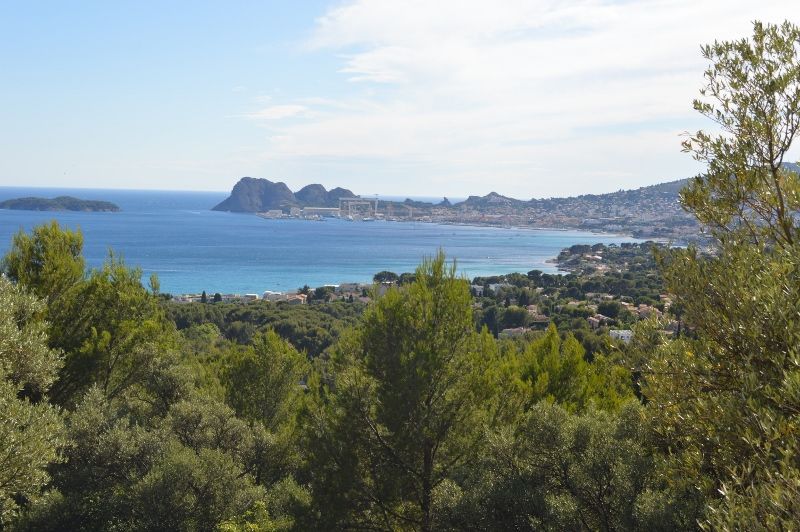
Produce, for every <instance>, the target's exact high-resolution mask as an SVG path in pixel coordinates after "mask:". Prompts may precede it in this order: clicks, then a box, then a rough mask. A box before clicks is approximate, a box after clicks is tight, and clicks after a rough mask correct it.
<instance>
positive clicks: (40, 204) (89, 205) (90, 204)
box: [0, 196, 120, 212]
mask: <svg viewBox="0 0 800 532" xmlns="http://www.w3.org/2000/svg"><path fill="white" fill-rule="evenodd" d="M0 209H11V210H17V211H83V212H118V211H119V210H120V208H119V207H118V206H117V205H115V204H114V203H111V202H110V201H97V200H82V199H78V198H73V197H72V196H58V197H56V198H53V199H49V198H35V197H27V198H16V199H10V200H6V201H3V202H0Z"/></svg>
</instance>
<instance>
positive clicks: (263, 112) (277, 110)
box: [245, 104, 308, 120]
mask: <svg viewBox="0 0 800 532" xmlns="http://www.w3.org/2000/svg"><path fill="white" fill-rule="evenodd" d="M307 110H308V108H307V107H306V106H305V105H296V104H286V105H272V106H270V107H266V108H264V109H260V110H258V111H255V112H252V113H248V114H247V115H245V116H247V118H250V119H252V120H281V119H283V118H291V117H293V116H297V115H299V114H302V113H304V112H305V111H307Z"/></svg>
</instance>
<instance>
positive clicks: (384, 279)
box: [372, 270, 400, 283]
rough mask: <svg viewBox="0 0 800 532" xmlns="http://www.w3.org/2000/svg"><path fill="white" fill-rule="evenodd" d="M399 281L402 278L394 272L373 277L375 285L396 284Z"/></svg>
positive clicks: (385, 272)
mask: <svg viewBox="0 0 800 532" xmlns="http://www.w3.org/2000/svg"><path fill="white" fill-rule="evenodd" d="M399 280H400V276H398V275H397V274H396V273H394V272H389V271H386V270H384V271H382V272H378V273H376V274H375V275H374V276H373V277H372V281H373V282H375V283H396V282H398V281H399Z"/></svg>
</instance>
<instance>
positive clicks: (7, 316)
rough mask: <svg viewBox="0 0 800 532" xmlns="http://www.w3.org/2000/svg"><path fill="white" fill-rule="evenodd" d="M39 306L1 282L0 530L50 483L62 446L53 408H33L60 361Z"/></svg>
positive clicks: (60, 428) (59, 424)
mask: <svg viewBox="0 0 800 532" xmlns="http://www.w3.org/2000/svg"><path fill="white" fill-rule="evenodd" d="M43 310H44V309H43V306H42V305H41V303H40V302H39V301H38V300H36V299H35V298H34V297H33V296H31V295H29V294H26V293H25V292H24V291H23V290H22V289H21V288H20V287H18V286H14V285H12V284H11V283H10V282H9V281H8V280H7V279H4V278H2V277H0V528H3V527H4V526H6V525H8V523H9V522H10V521H11V519H12V518H13V517H14V516H15V515H16V513H17V510H18V503H19V501H21V500H30V499H35V498H36V497H38V496H39V495H40V490H41V489H42V488H43V487H44V486H45V485H46V483H47V482H48V480H49V475H48V474H47V471H46V467H47V466H48V465H49V464H50V463H53V462H56V461H58V460H59V459H60V450H61V447H62V446H63V445H64V444H65V443H66V442H65V438H64V431H63V421H62V419H61V414H60V412H59V410H58V409H57V408H54V407H52V406H51V405H49V404H47V403H46V402H36V401H35V399H36V398H41V397H42V395H43V394H44V393H46V392H47V390H48V388H49V387H50V384H51V383H52V382H53V380H54V378H55V376H56V373H57V372H58V368H59V366H60V364H61V361H60V359H59V357H58V355H57V354H56V353H55V352H53V351H51V350H50V349H48V347H47V343H46V334H45V330H46V324H45V323H44V322H43V321H42V319H41V317H42V314H43Z"/></svg>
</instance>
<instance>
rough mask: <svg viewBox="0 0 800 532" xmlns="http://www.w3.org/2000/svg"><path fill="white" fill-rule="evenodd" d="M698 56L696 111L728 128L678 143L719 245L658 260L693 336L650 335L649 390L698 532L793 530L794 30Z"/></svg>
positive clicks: (799, 81) (797, 278) (798, 362)
mask: <svg viewBox="0 0 800 532" xmlns="http://www.w3.org/2000/svg"><path fill="white" fill-rule="evenodd" d="M703 53H704V56H705V57H706V58H708V59H709V60H710V61H712V64H711V66H710V67H709V68H708V70H707V71H706V79H707V86H706V88H705V89H704V90H703V91H701V93H702V95H703V96H705V97H707V98H710V100H711V101H704V102H700V101H698V102H695V108H696V109H697V110H698V111H699V112H700V113H702V114H704V115H705V116H708V117H710V118H711V119H712V120H714V122H716V123H717V124H718V125H719V127H720V128H721V130H722V132H721V134H720V135H716V136H714V135H711V134H708V133H704V132H699V133H697V134H695V135H693V136H692V137H691V138H690V139H688V140H687V141H686V142H685V143H684V148H685V149H686V150H688V151H690V152H691V153H692V154H693V155H694V156H695V158H697V159H698V160H701V161H704V162H706V163H707V165H708V167H707V171H706V172H705V173H704V174H702V175H700V176H698V177H696V178H695V179H693V180H692V182H691V183H690V185H689V186H688V188H687V189H686V190H685V191H684V192H683V193H682V195H681V199H682V201H683V203H684V205H685V206H686V208H687V209H689V210H690V211H691V212H693V213H694V214H695V215H696V216H697V218H698V220H700V221H701V222H702V223H704V224H707V225H708V226H709V227H710V228H711V230H712V235H713V236H714V237H715V242H714V243H715V247H716V249H715V253H714V254H713V255H711V256H709V255H704V254H702V253H699V252H698V250H697V249H695V248H689V249H686V250H673V251H671V252H667V253H662V254H661V256H660V261H661V264H662V267H663V268H664V276H665V281H666V284H667V287H668V289H669V291H670V292H671V293H673V294H674V295H675V303H676V304H677V305H679V307H680V308H681V309H682V317H683V319H684V321H685V323H686V324H687V326H688V328H689V331H690V334H688V335H684V336H682V337H681V338H680V339H679V340H678V341H674V342H668V341H666V340H664V339H663V338H661V336H660V335H659V334H658V333H657V330H656V331H655V332H653V333H652V334H650V335H648V336H647V337H648V338H649V342H647V344H648V345H646V346H644V348H643V349H642V352H643V353H644V354H643V357H644V358H645V359H646V360H647V363H646V364H645V366H644V369H645V371H644V372H643V376H644V385H643V393H644V395H645V397H646V398H647V400H648V410H649V413H650V415H651V416H652V419H653V423H654V427H655V428H656V434H657V436H658V437H657V438H656V440H655V441H656V445H657V446H658V448H660V449H661V450H662V451H663V453H664V455H665V456H666V457H667V459H666V464H667V466H666V471H667V472H668V473H669V475H671V482H673V483H674V484H675V485H678V486H679V485H686V486H687V490H688V489H692V490H695V492H696V493H699V494H701V495H702V496H704V497H706V499H707V504H708V507H709V511H708V512H707V513H706V515H705V517H704V520H703V525H704V526H706V527H708V528H711V529H753V528H768V529H787V528H792V527H793V526H795V525H796V523H797V522H798V520H799V519H800V504H798V501H800V488H798V486H800V462H799V461H798V456H800V443H798V442H800V429H798V427H800V416H799V415H798V412H800V399H798V398H800V369H798V368H800V351H798V346H799V345H800V342H798V339H799V338H800V320H798V318H797V316H798V314H799V313H800V259H799V258H800V244H799V243H798V234H797V227H796V218H795V217H796V216H797V212H798V207H800V199H799V196H798V193H799V192H800V188H798V176H797V174H796V173H794V172H792V171H790V170H789V169H787V168H786V167H785V166H784V164H783V163H784V158H785V156H786V154H787V152H788V151H789V149H790V147H791V143H792V141H793V140H794V137H795V136H796V133H797V128H798V125H799V124H800V29H799V28H798V27H796V26H794V25H792V24H789V23H788V22H786V23H784V24H782V25H780V26H774V25H762V24H761V23H755V24H754V31H753V37H752V39H742V40H739V41H735V42H718V43H715V44H713V45H710V46H706V47H704V48H703ZM656 325H657V324H656ZM638 334H639V333H638V332H637V335H638Z"/></svg>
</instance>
